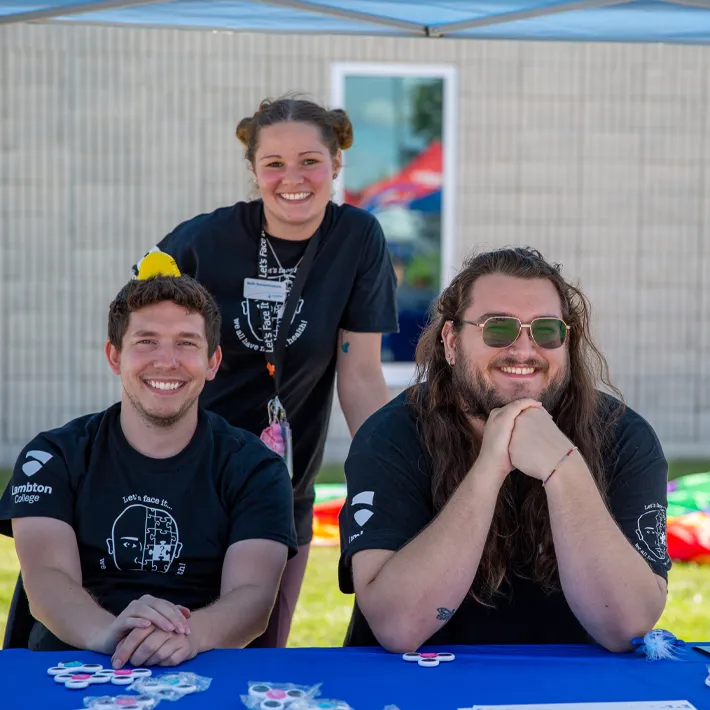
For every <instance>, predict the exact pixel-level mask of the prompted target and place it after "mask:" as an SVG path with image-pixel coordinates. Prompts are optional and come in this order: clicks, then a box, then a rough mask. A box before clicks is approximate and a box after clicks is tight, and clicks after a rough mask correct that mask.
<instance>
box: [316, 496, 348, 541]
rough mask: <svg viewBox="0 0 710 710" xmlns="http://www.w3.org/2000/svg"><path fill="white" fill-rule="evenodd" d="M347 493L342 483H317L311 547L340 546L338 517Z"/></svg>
mask: <svg viewBox="0 0 710 710" xmlns="http://www.w3.org/2000/svg"><path fill="white" fill-rule="evenodd" d="M346 495H347V491H346V488H345V484H344V483H319V484H317V485H316V501H315V504H314V506H313V542H312V544H313V545H316V546H319V547H336V546H337V545H340V528H339V525H338V515H340V509H341V508H342V507H343V505H344V504H345V497H346Z"/></svg>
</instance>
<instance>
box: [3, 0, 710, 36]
mask: <svg viewBox="0 0 710 710" xmlns="http://www.w3.org/2000/svg"><path fill="white" fill-rule="evenodd" d="M49 20H51V21H62V22H82V23H99V24H119V25H128V26H147V27H174V28H192V29H215V30H232V31H243V32H289V33H297V34H302V33H317V34H354V35H363V36H364V35H370V36H373V35H374V36H393V37H427V38H441V37H447V38H461V39H465V38H468V39H517V40H566V41H605V42H609V41H617V42H671V43H689V44H694V43H707V42H709V41H710V0H664V1H662V2H660V1H649V0H633V1H632V2H621V1H620V0H575V1H569V0H567V1H563V0H497V1H496V0H490V1H489V2H481V1H476V0H439V1H438V2H432V1H431V0H173V1H172V2H154V1H153V0H86V1H84V2H81V1H79V2H77V1H76V0H0V25H3V24H11V23H17V22H39V21H49Z"/></svg>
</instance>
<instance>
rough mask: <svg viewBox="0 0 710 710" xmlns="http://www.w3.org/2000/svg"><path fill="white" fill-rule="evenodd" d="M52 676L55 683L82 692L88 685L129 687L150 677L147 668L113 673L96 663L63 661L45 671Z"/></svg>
mask: <svg viewBox="0 0 710 710" xmlns="http://www.w3.org/2000/svg"><path fill="white" fill-rule="evenodd" d="M47 673H48V674H49V675H51V676H54V682H55V683H62V684H63V685H64V687H65V688H69V689H70V690H83V689H84V688H88V687H89V686H90V685H98V684H101V683H113V684H114V685H130V684H131V683H132V682H133V681H134V680H136V679H137V678H147V677H148V676H149V675H152V671H151V670H149V669H148V668H126V669H121V670H117V671H114V670H113V669H111V668H107V669H104V667H103V666H101V665H99V664H98V663H82V662H81V661H64V662H62V663H59V664H58V665H56V666H52V667H51V668H48V669H47Z"/></svg>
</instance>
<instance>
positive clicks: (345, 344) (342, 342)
mask: <svg viewBox="0 0 710 710" xmlns="http://www.w3.org/2000/svg"><path fill="white" fill-rule="evenodd" d="M347 332H348V331H347V330H344V331H342V333H341V334H340V349H341V350H342V351H343V352H344V353H346V352H347V351H348V349H349V348H350V343H349V342H348V341H347V340H345V336H346V334H347Z"/></svg>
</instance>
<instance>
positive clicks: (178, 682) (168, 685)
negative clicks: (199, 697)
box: [140, 674, 197, 698]
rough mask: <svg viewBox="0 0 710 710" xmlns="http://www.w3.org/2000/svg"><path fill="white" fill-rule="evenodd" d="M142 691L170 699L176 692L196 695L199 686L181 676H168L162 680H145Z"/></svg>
mask: <svg viewBox="0 0 710 710" xmlns="http://www.w3.org/2000/svg"><path fill="white" fill-rule="evenodd" d="M140 690H141V691H142V692H144V693H147V694H150V695H151V696H156V697H158V698H160V697H161V696H164V697H170V696H171V695H173V694H174V693H175V692H177V693H179V694H181V695H188V694H190V693H195V692H196V691H197V686H196V685H195V684H194V683H190V682H188V681H186V680H184V679H183V678H181V677H180V676H179V675H170V674H166V675H163V676H161V677H160V678H145V679H144V680H143V681H142V682H141V686H140Z"/></svg>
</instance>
